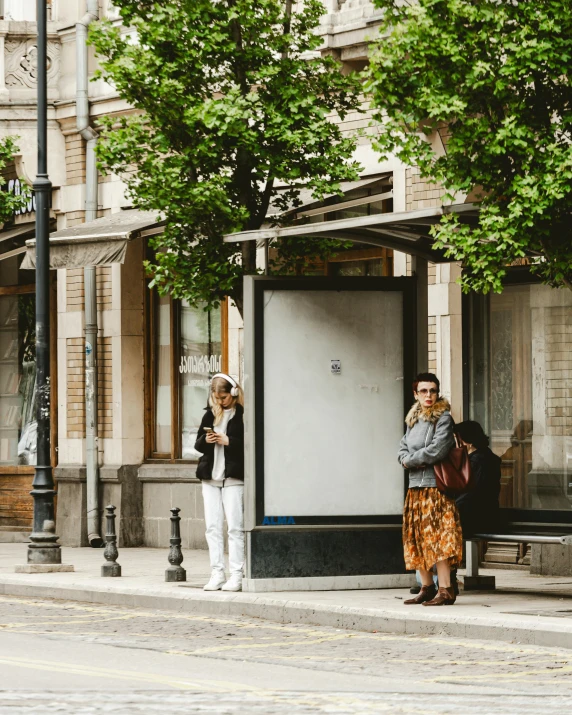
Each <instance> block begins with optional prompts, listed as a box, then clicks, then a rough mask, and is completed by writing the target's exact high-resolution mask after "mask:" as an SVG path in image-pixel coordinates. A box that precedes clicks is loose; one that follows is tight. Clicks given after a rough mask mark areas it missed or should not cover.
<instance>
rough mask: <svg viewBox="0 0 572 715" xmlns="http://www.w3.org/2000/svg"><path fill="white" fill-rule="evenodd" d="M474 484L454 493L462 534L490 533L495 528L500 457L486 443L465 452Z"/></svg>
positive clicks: (497, 519) (468, 535) (496, 523)
mask: <svg viewBox="0 0 572 715" xmlns="http://www.w3.org/2000/svg"><path fill="white" fill-rule="evenodd" d="M469 461H470V462H471V470H472V472H473V479H474V480H475V487H474V489H472V490H471V491H470V492H467V493H466V494H461V496H459V497H457V499H456V502H457V508H458V509H459V514H460V516H461V525H462V527H463V537H464V538H465V539H467V538H469V537H470V536H471V535H472V534H482V533H485V534H486V533H491V532H494V531H495V530H496V529H498V528H499V523H498V522H499V516H500V514H499V494H500V481H501V459H500V457H497V455H496V454H495V453H494V452H492V451H491V450H490V449H489V448H488V447H485V448H484V449H477V450H476V451H475V452H473V453H472V454H470V455H469Z"/></svg>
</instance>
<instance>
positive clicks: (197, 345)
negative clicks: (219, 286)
mask: <svg viewBox="0 0 572 715" xmlns="http://www.w3.org/2000/svg"><path fill="white" fill-rule="evenodd" d="M180 316H181V317H180V320H181V322H180V350H179V367H178V369H179V380H180V382H179V385H180V388H179V391H180V400H181V457H182V458H183V459H195V458H198V456H199V454H198V452H195V450H194V444H195V441H196V436H197V431H198V429H199V425H200V423H201V420H202V417H203V414H204V409H205V406H206V404H207V399H208V391H209V384H210V378H211V377H212V376H213V375H214V374H215V373H217V372H221V370H222V342H221V311H220V309H217V310H211V311H205V310H203V309H201V308H192V307H191V306H189V304H188V303H187V302H186V301H184V300H183V301H181V313H180Z"/></svg>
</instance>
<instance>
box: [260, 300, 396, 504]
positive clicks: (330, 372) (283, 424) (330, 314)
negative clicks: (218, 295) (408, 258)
mask: <svg viewBox="0 0 572 715" xmlns="http://www.w3.org/2000/svg"><path fill="white" fill-rule="evenodd" d="M403 407H404V406H403V295H402V293H401V292H399V291H376V290H367V291H341V292H337V291H329V290H328V291H311V290H300V291H298V290H279V291H267V292H265V296H264V511H265V514H268V515H275V516H355V515H360V516H370V515H371V516H374V515H386V514H400V513H401V511H402V506H403V497H404V488H403V470H402V468H401V467H400V466H399V464H398V462H397V450H398V445H399V440H400V439H401V437H402V435H403V431H404V423H403Z"/></svg>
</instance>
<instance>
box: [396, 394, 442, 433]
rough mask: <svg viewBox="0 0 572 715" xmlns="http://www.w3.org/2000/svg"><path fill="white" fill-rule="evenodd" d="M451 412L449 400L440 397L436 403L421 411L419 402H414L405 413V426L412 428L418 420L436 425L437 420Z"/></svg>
mask: <svg viewBox="0 0 572 715" xmlns="http://www.w3.org/2000/svg"><path fill="white" fill-rule="evenodd" d="M450 411H451V405H450V404H449V400H447V399H445V398H444V397H440V398H439V399H438V400H437V402H436V403H435V404H434V405H433V406H432V407H429V408H428V409H423V407H421V405H420V404H419V402H416V403H415V404H414V405H413V407H412V408H411V409H410V410H409V412H408V413H407V417H406V418H405V424H406V425H407V426H408V427H413V425H414V424H416V423H417V422H418V421H419V420H422V421H423V422H432V423H433V424H436V423H437V422H438V421H439V418H440V417H441V416H442V415H443V414H444V413H445V412H450Z"/></svg>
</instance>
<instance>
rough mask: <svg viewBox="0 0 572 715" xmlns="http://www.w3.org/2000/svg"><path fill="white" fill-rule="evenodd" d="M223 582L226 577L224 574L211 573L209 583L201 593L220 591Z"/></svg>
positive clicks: (218, 572)
mask: <svg viewBox="0 0 572 715" xmlns="http://www.w3.org/2000/svg"><path fill="white" fill-rule="evenodd" d="M225 581H226V576H225V575H224V573H221V572H220V571H213V572H212V574H211V577H210V580H209V582H208V583H207V584H206V585H205V586H203V591H220V589H221V588H222V586H223V584H224V582H225Z"/></svg>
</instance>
